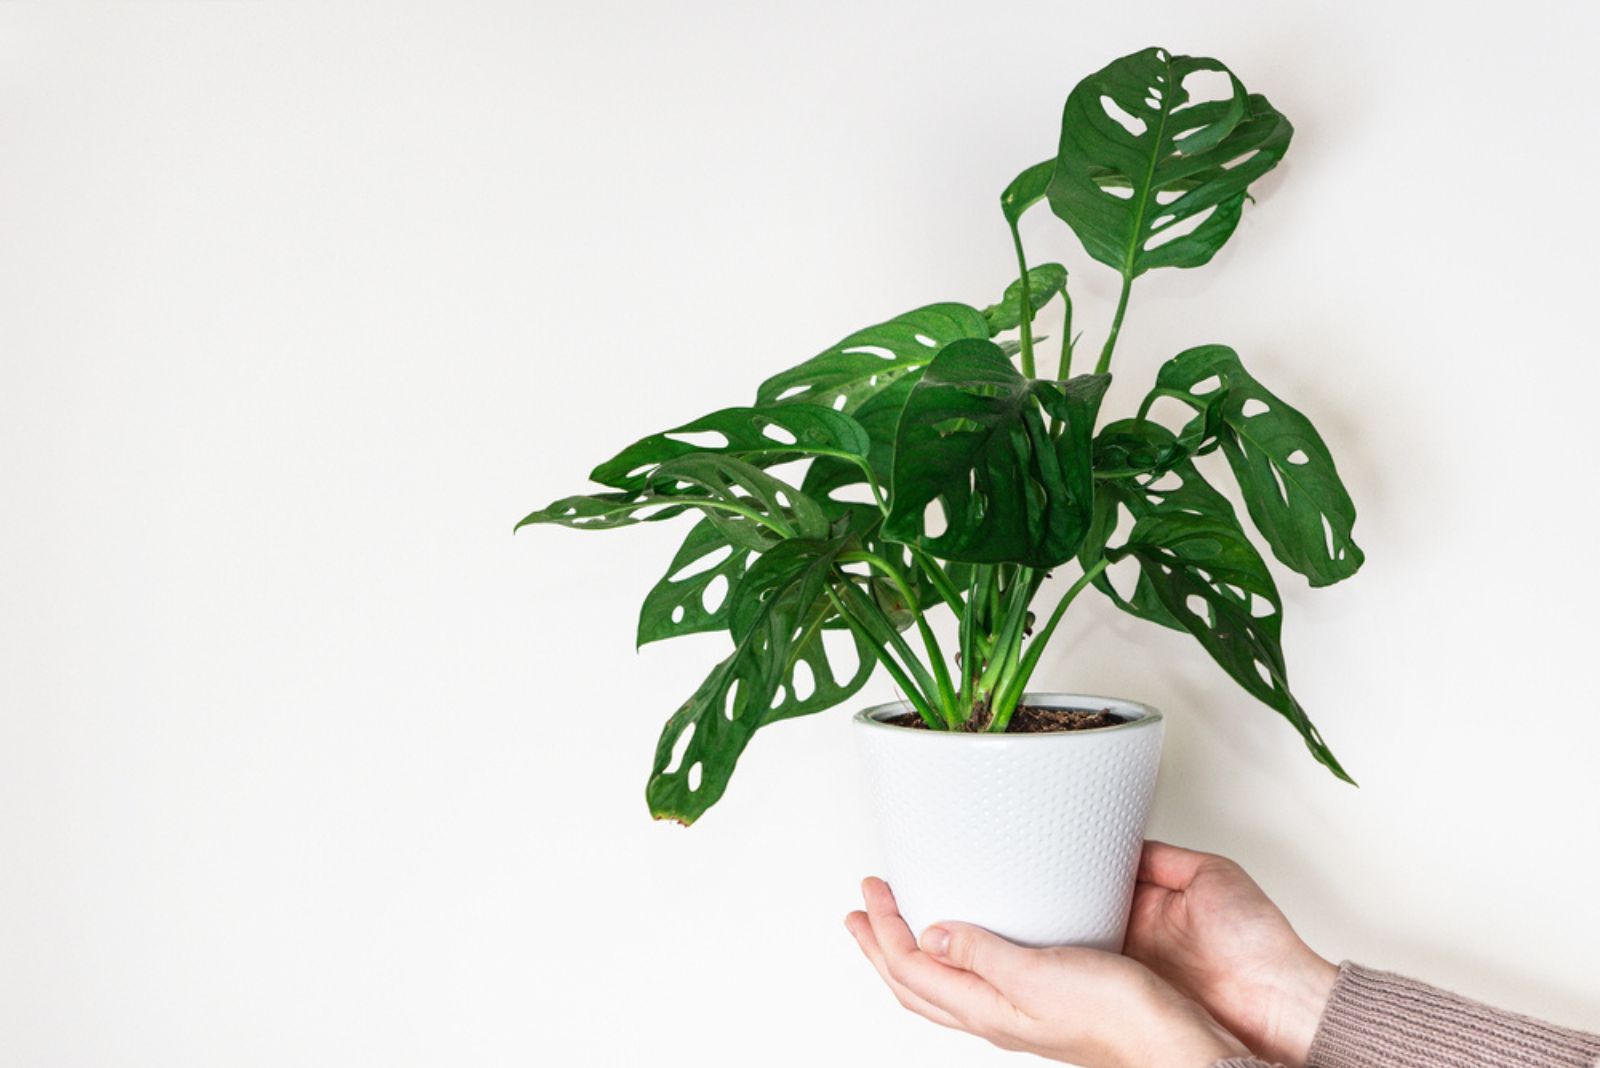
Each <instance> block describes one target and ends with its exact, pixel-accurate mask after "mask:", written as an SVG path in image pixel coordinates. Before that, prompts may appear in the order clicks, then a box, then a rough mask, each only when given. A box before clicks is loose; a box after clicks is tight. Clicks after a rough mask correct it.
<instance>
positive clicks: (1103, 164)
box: [1048, 48, 1294, 278]
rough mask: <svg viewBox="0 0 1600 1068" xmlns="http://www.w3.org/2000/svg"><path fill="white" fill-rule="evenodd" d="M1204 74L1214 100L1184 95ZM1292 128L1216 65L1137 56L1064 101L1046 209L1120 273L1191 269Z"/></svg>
mask: <svg viewBox="0 0 1600 1068" xmlns="http://www.w3.org/2000/svg"><path fill="white" fill-rule="evenodd" d="M1208 73H1209V74H1212V75H1215V76H1216V77H1215V78H1214V79H1213V80H1214V81H1217V82H1220V83H1221V85H1222V90H1221V93H1220V95H1219V97H1218V98H1216V99H1194V98H1193V97H1192V95H1191V94H1192V93H1193V92H1194V87H1193V86H1191V85H1190V80H1191V79H1192V78H1196V76H1199V77H1200V78H1203V76H1204V75H1206V74H1208ZM1197 80H1198V79H1197ZM1293 132H1294V131H1293V128H1292V127H1291V126H1290V125H1289V120H1288V119H1286V118H1284V117H1283V116H1282V115H1281V114H1279V113H1278V112H1277V111H1275V110H1274V109H1273V107H1272V105H1271V104H1269V103H1268V102H1267V99H1266V98H1265V97H1263V96H1260V95H1252V94H1249V93H1246V92H1245V88H1244V86H1243V85H1242V84H1240V82H1239V79H1237V78H1235V77H1234V76H1233V74H1232V72H1230V71H1229V70H1228V68H1227V67H1225V66H1223V65H1222V64H1221V63H1219V62H1217V61H1216V60H1214V59H1205V58H1200V57H1195V56H1173V55H1170V54H1169V53H1168V52H1167V51H1166V50H1165V49H1160V48H1147V49H1145V50H1144V51H1142V52H1135V53H1134V54H1133V55H1130V56H1124V57H1123V58H1121V59H1118V60H1116V61H1114V62H1113V63H1111V64H1110V65H1109V66H1107V67H1105V68H1104V69H1103V70H1100V71H1097V72H1096V73H1094V74H1091V75H1090V76H1089V77H1087V78H1085V79H1084V80H1083V81H1082V82H1080V83H1078V86H1077V88H1075V89H1073V91H1072V93H1071V95H1070V96H1068V97H1067V103H1066V107H1065V109H1064V110H1063V112H1062V116H1061V147H1060V152H1059V153H1058V155H1057V156H1056V160H1055V167H1054V170H1053V171H1052V173H1051V178H1050V185H1049V190H1048V196H1049V199H1050V207H1051V209H1052V210H1053V211H1054V212H1055V213H1056V214H1057V215H1058V216H1060V217H1061V218H1062V219H1063V220H1065V221H1066V223H1067V224H1068V225H1069V226H1071V227H1072V229H1073V231H1074V232H1076V233H1077V235H1078V238H1079V240H1081V241H1082V242H1083V247H1084V248H1085V249H1086V250H1087V251H1088V253H1089V255H1091V256H1093V257H1094V258H1095V259H1097V260H1099V261H1100V262H1101V263H1105V264H1109V265H1110V266H1112V267H1115V268H1116V269H1117V270H1119V271H1121V272H1122V273H1123V274H1124V275H1125V276H1126V277H1129V278H1135V277H1137V276H1139V275H1141V274H1143V273H1144V272H1145V271H1147V270H1150V269H1151V268H1153V267H1198V266H1199V265H1201V264H1203V263H1205V262H1207V261H1208V260H1210V259H1211V257H1212V256H1213V255H1214V254H1215V253H1216V251H1217V249H1219V248H1221V247H1222V245H1223V243H1224V242H1226V241H1227V240H1228V237H1229V236H1230V235H1231V234H1232V233H1233V231H1234V228H1235V227H1236V226H1238V224H1239V215H1240V211H1241V209H1242V207H1243V205H1244V201H1245V197H1246V191H1247V190H1248V188H1249V186H1250V183H1251V182H1254V181H1255V180H1256V179H1257V178H1259V177H1261V176H1262V175H1263V174H1265V173H1266V172H1267V171H1269V170H1271V169H1272V168H1273V167H1275V166H1276V165H1277V163H1278V161H1279V160H1280V159H1282V158H1283V154H1284V153H1285V152H1286V151H1287V150H1288V148H1289V139H1290V137H1291V136H1292V135H1293Z"/></svg>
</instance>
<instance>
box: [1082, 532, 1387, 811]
mask: <svg viewBox="0 0 1600 1068" xmlns="http://www.w3.org/2000/svg"><path fill="white" fill-rule="evenodd" d="M1107 555H1108V556H1110V557H1112V558H1113V559H1120V558H1121V557H1123V556H1127V555H1132V556H1134V557H1135V558H1136V559H1138V561H1139V566H1140V569H1141V570H1142V571H1143V572H1144V574H1145V576H1146V577H1147V578H1148V579H1149V580H1150V588H1151V589H1152V590H1153V591H1154V592H1155V594H1156V596H1157V597H1158V598H1160V600H1161V604H1162V606H1163V607H1164V608H1166V610H1167V612H1168V613H1170V614H1171V615H1172V617H1173V618H1174V619H1176V620H1178V621H1179V622H1180V623H1181V624H1183V626H1184V628H1185V629H1186V630H1188V631H1189V633H1191V634H1193V635H1194V636H1195V638H1197V639H1198V640H1199V642H1200V644H1201V645H1202V646H1204V647H1205V650H1206V652H1208V653H1210V654H1211V657H1212V659H1214V660H1216V662H1217V663H1218V664H1220V665H1221V666H1222V669H1223V670H1224V671H1226V672H1227V673H1228V674H1229V675H1230V676H1231V677H1232V678H1233V680H1234V681H1235V682H1237V683H1238V684H1239V685H1240V686H1242V687H1244V689H1245V690H1247V691H1248V692H1249V693H1250V694H1251V695H1253V696H1254V697H1256V698H1258V699H1259V700H1261V701H1262V702H1264V703H1265V704H1267V705H1268V706H1269V707H1271V708H1273V709H1275V710H1276V711H1277V712H1278V713H1279V714H1280V715H1282V716H1283V717H1284V718H1285V719H1286V720H1288V721H1289V723H1290V724H1291V725H1292V726H1293V727H1294V728H1295V730H1297V731H1298V732H1299V733H1300V736H1301V738H1302V739H1303V740H1304V741H1305V743H1306V747H1307V748H1308V749H1310V750H1311V755H1312V756H1314V757H1315V758H1316V759H1317V761H1318V762H1319V763H1321V764H1323V765H1324V766H1325V767H1327V768H1328V770H1330V771H1332V772H1333V773H1334V774H1335V775H1337V776H1338V777H1339V778H1341V779H1344V780H1345V781H1346V782H1354V781H1355V780H1353V779H1351V778H1350V776H1349V774H1348V773H1346V772H1345V770H1344V768H1342V767H1341V766H1340V765H1339V761H1338V760H1337V759H1335V758H1334V755H1333V753H1332V752H1331V751H1329V749H1328V747H1327V745H1326V744H1325V743H1324V742H1323V740H1322V736H1321V734H1320V733H1319V732H1318V731H1317V728H1316V726H1315V725H1314V724H1313V723H1312V722H1311V719H1310V717H1308V716H1307V715H1306V713H1305V710H1304V709H1303V708H1301V707H1300V702H1299V701H1297V700H1296V699H1295V697H1294V694H1293V693H1292V692H1290V690H1289V680H1288V673H1287V669H1286V668H1285V666H1284V661H1283V648H1282V641H1281V633H1282V614H1283V603H1282V601H1281V600H1280V599H1279V597H1278V590H1277V587H1276V586H1275V585H1274V584H1273V581H1272V576H1271V575H1270V574H1269V573H1268V572H1267V568H1266V564H1265V563H1264V562H1263V561H1262V559H1261V556H1260V554H1258V553H1257V552H1256V551H1255V548H1254V547H1253V546H1251V544H1250V542H1249V539H1247V538H1246V537H1245V536H1244V532H1243V531H1242V530H1240V529H1239V526H1238V524H1237V523H1229V522H1227V521H1226V520H1224V519H1221V518H1218V517H1213V516H1203V515H1192V514H1188V513H1174V514H1169V515H1152V516H1149V517H1147V518H1145V519H1141V520H1139V521H1138V522H1137V523H1135V524H1134V527H1133V531H1132V533H1131V534H1130V535H1129V539H1128V545H1127V547H1126V548H1124V549H1113V550H1110V551H1109V552H1108V554H1107Z"/></svg>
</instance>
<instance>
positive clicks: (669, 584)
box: [636, 519, 750, 646]
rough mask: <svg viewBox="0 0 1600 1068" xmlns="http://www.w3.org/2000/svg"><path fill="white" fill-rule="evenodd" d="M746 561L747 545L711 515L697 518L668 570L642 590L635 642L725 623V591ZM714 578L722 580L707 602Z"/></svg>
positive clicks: (719, 627) (736, 579) (741, 572)
mask: <svg viewBox="0 0 1600 1068" xmlns="http://www.w3.org/2000/svg"><path fill="white" fill-rule="evenodd" d="M749 566H750V550H749V549H745V548H743V547H739V546H735V545H734V544H733V543H732V542H730V541H729V540H728V539H727V537H726V536H725V535H724V534H723V533H722V531H721V529H720V528H718V527H717V525H716V524H715V523H713V522H711V520H709V519H702V520H700V522H698V523H696V524H695V525H694V526H693V527H691V528H690V529H689V534H688V536H687V537H685V538H684V539H683V545H682V546H680V547H679V549H678V552H677V555H675V556H673V558H672V562H671V563H670V564H668V565H667V573H666V574H665V575H663V576H662V577H661V579H660V581H658V582H657V583H656V584H655V585H654V586H653V587H651V589H650V592H649V593H647V594H645V598H644V604H643V605H641V606H640V608H639V627H638V636H637V639H636V641H637V644H638V645H641V646H642V645H645V644H647V643H649V642H655V641H661V640H662V639H664V638H677V637H680V636H682V635H684V634H700V633H703V632H705V631H710V630H723V629H724V628H726V627H727V625H728V602H729V600H730V597H729V596H728V595H729V593H730V592H731V591H732V590H733V589H734V588H735V587H736V586H738V584H739V582H740V580H741V579H743V578H744V573H745V571H746V569H747V568H748V567H749ZM719 578H720V579H723V580H725V581H726V583H727V585H726V586H725V587H723V592H722V595H721V597H719V598H718V599H717V601H716V603H715V604H714V605H713V606H712V607H709V608H708V607H707V606H706V600H705V598H706V590H707V588H708V587H710V586H711V584H712V583H714V582H716V580H717V579H719Z"/></svg>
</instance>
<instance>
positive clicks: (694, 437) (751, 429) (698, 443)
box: [589, 404, 868, 490]
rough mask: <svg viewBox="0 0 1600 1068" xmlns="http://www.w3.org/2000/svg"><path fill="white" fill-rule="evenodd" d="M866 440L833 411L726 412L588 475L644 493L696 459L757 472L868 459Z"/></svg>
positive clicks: (792, 407) (632, 448) (638, 446)
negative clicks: (823, 460)
mask: <svg viewBox="0 0 1600 1068" xmlns="http://www.w3.org/2000/svg"><path fill="white" fill-rule="evenodd" d="M867 444H868V442H867V434H866V431H864V430H862V429H861V427H860V426H858V425H857V424H856V421H855V420H854V419H851V418H850V417H849V416H848V415H842V414H840V413H839V412H836V411H833V410H832V409H831V408H819V407H816V406H814V405H809V404H774V405H766V406H762V407H755V408H724V409H722V410H721V411H716V412H712V413H711V414H710V415H705V416H702V417H700V418H699V419H696V420H694V421H693V422H689V423H685V424H683V425H682V426H679V427H674V428H673V429H671V430H667V431H663V432H662V433H660V434H652V435H651V436H649V437H647V438H642V439H641V440H639V441H636V442H634V443H633V444H632V445H629V446H628V447H627V448H626V449H623V450H622V451H621V452H619V453H618V454H617V455H616V456H614V457H612V458H611V459H609V460H607V461H606V462H605V463H603V464H600V465H599V466H598V467H596V468H595V469H594V471H593V472H592V473H591V474H590V475H589V477H590V478H592V479H593V480H594V481H596V482H598V483H600V484H601V485H602V486H612V487H615V488H616V489H623V490H639V489H643V488H644V485H645V482H646V480H647V479H648V478H649V475H650V472H651V470H653V469H654V468H655V467H656V466H657V465H658V464H662V463H665V462H667V461H668V460H674V459H677V458H678V457H680V456H687V455H691V454H694V453H716V454H721V455H727V456H734V457H737V458H739V459H742V460H745V461H748V462H750V463H753V464H756V465H758V466H764V465H766V464H772V463H778V462H781V461H783V460H786V459H790V458H793V457H798V456H832V457H842V458H845V459H846V460H848V459H849V458H850V457H860V458H862V459H865V458H866V455H867Z"/></svg>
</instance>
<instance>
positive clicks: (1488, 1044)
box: [1216, 961, 1600, 1068]
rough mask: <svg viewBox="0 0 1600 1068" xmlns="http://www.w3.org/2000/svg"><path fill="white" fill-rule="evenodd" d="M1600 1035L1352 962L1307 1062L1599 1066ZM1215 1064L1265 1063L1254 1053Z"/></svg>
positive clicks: (1328, 1065) (1249, 1066)
mask: <svg viewBox="0 0 1600 1068" xmlns="http://www.w3.org/2000/svg"><path fill="white" fill-rule="evenodd" d="M1597 1066H1600V1035H1592V1034H1588V1033H1586V1032H1583V1031H1574V1030H1571V1029H1570V1028H1566V1027H1556V1026H1555V1025H1554V1024H1547V1023H1544V1022H1543V1021H1541V1020H1535V1019H1533V1018H1532V1017H1530V1016H1520V1015H1518V1014H1516V1013H1512V1012H1502V1011H1501V1010H1499V1009H1493V1008H1490V1007H1489V1006H1487V1005H1484V1004H1482V1003H1481V1002H1476V1001H1471V1000H1469V999H1467V998H1464V997H1461V996H1459V995H1456V994H1451V993H1448V992H1447V991H1444V990H1440V989H1438V988H1437V987H1431V986H1428V985H1427V984H1426V983H1419V982H1417V981H1416V980H1415V979H1407V978H1404V977H1403V976H1399V975H1394V974H1392V973H1390V972H1380V971H1374V970H1373V969H1371V968H1363V967H1362V966H1361V965H1359V964H1352V963H1350V962H1349V961H1346V962H1345V963H1344V964H1342V965H1340V966H1339V979H1338V981H1337V982H1336V983H1335V984H1334V987H1333V994H1332V995H1331V996H1330V997H1329V998H1328V1007H1327V1009H1325V1010H1324V1011H1323V1014H1322V1022H1321V1023H1320V1024H1318V1026H1317V1034H1316V1038H1314V1039H1313V1040H1312V1042H1311V1053H1310V1055H1309V1056H1308V1058H1307V1068H1597ZM1216 1068H1267V1066H1266V1062H1264V1061H1257V1060H1251V1059H1249V1058H1242V1059H1234V1060H1225V1061H1219V1062H1217V1066H1216Z"/></svg>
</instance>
